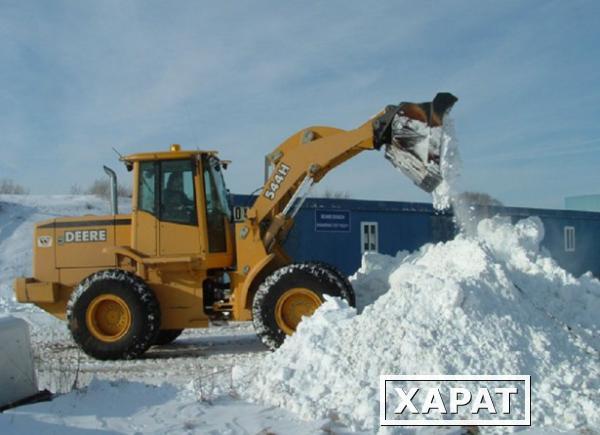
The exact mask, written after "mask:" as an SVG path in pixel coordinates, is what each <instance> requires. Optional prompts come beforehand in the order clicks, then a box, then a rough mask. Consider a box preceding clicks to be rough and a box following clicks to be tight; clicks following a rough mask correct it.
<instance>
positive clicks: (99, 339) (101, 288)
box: [67, 269, 160, 360]
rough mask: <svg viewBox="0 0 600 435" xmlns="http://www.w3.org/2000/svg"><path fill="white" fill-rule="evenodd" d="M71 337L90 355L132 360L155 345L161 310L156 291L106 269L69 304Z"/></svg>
mask: <svg viewBox="0 0 600 435" xmlns="http://www.w3.org/2000/svg"><path fill="white" fill-rule="evenodd" d="M67 319H68V322H69V329H70V330H71V335H72V336H73V339H74V340H75V342H76V343H77V344H78V345H79V347H80V348H81V349H82V350H83V351H84V352H85V353H87V354H88V355H90V356H92V357H94V358H97V359H102V360H112V359H131V358H135V357H137V356H139V355H141V354H142V353H144V352H145V351H146V350H147V349H148V348H149V347H150V346H151V345H152V344H154V342H155V340H156V338H157V335H158V332H159V328H160V308H159V305H158V301H157V299H156V296H155V295H154V292H153V291H152V289H150V287H148V285H147V284H146V283H145V282H144V281H143V280H142V279H140V278H139V277H137V276H136V275H133V274H131V273H129V272H125V271H122V270H119V269H111V270H104V271H100V272H97V273H94V274H92V275H90V276H89V277H87V278H86V279H84V280H83V281H82V282H81V283H80V284H79V286H78V287H77V288H76V289H75V291H73V293H72V294H71V297H70V299H69V302H68V304H67Z"/></svg>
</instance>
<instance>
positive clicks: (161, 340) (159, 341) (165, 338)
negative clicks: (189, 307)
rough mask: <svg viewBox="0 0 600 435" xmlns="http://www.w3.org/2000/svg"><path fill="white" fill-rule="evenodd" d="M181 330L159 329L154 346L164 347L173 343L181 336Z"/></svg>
mask: <svg viewBox="0 0 600 435" xmlns="http://www.w3.org/2000/svg"><path fill="white" fill-rule="evenodd" d="M182 332H183V329H161V330H160V331H158V335H157V336H156V339H155V340H154V345H155V346H164V345H165V344H169V343H172V342H174V341H175V340H176V339H177V337H179V336H180V335H181V333H182Z"/></svg>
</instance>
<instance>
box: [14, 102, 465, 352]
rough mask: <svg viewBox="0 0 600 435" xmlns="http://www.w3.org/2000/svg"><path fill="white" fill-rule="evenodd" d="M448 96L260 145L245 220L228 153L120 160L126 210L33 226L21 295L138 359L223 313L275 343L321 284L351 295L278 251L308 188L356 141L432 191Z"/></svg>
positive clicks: (176, 152)
mask: <svg viewBox="0 0 600 435" xmlns="http://www.w3.org/2000/svg"><path fill="white" fill-rule="evenodd" d="M456 100H457V99H456V98H455V97H454V96H453V95H451V94H448V93H440V94H438V95H437V96H436V97H435V99H434V100H433V101H432V102H428V103H421V104H416V103H401V104H398V105H393V106H388V107H387V108H385V110H383V111H382V112H380V113H379V114H377V115H376V116H374V117H373V118H372V119H369V120H368V121H367V122H365V123H364V124H363V125H361V126H360V127H358V128H356V129H354V130H349V131H345V130H341V129H338V128H333V127H322V126H316V127H308V128H305V129H302V130H300V131H298V132H297V133H295V134H294V135H292V136H290V137H289V138H288V139H286V140H285V141H284V142H283V143H282V144H280V145H279V146H278V147H277V148H276V149H275V150H274V151H273V152H272V153H270V154H269V155H268V156H267V163H268V166H269V167H270V169H271V170H270V173H269V175H268V178H267V181H266V182H265V185H264V186H263V188H262V190H261V192H260V194H259V195H258V196H257V197H256V200H255V201H254V204H253V205H252V206H251V207H250V208H249V210H248V213H247V217H246V218H245V219H244V220H243V221H242V222H239V223H233V222H232V219H231V212H230V205H229V199H228V192H227V189H226V187H225V181H224V178H223V172H224V170H225V169H226V167H227V163H228V162H226V161H223V160H220V159H219V157H218V155H217V153H216V152H214V151H184V150H181V149H180V147H179V146H177V145H173V146H171V148H170V150H169V151H165V152H146V153H139V154H133V155H130V156H127V157H122V159H121V160H122V161H123V162H124V164H125V165H126V166H127V168H128V169H129V170H130V171H132V172H133V197H132V211H131V214H118V213H117V206H116V198H115V199H114V203H113V211H114V212H113V214H111V215H107V216H85V217H68V218H57V219H52V220H48V221H44V222H39V223H38V224H36V226H35V230H34V257H33V276H32V277H28V278H25V277H21V278H17V279H16V281H15V284H14V288H15V293H16V297H17V300H18V301H20V302H28V303H33V304H35V305H37V306H38V307H40V308H42V309H44V310H46V311H47V312H49V313H50V314H52V315H54V316H56V317H59V318H61V319H64V320H66V321H67V322H68V326H69V329H70V331H71V333H72V336H73V339H74V340H75V342H76V343H77V344H78V345H79V346H80V347H81V349H83V351H85V352H86V353H87V354H89V355H91V356H93V357H95V358H98V359H121V358H134V357H137V356H139V355H141V354H142V353H144V352H145V351H146V350H147V349H148V348H149V347H150V346H153V345H160V344H165V343H169V342H170V341H172V340H174V339H175V338H176V337H177V336H178V335H179V334H180V333H181V331H182V330H183V329H185V328H204V327H207V326H208V325H209V322H210V321H211V320H212V319H223V318H225V319H231V320H241V321H244V320H246V321H247V320H252V321H253V323H254V326H255V328H256V332H257V334H258V336H259V337H260V338H261V340H262V341H263V342H264V343H265V344H266V346H268V347H269V348H271V349H274V348H276V347H277V346H279V345H280V344H281V343H282V342H283V340H284V338H285V337H286V335H290V334H293V333H294V331H295V330H296V327H297V326H298V324H299V322H300V321H301V320H302V318H303V316H310V315H311V314H312V313H313V312H314V311H315V309H316V308H317V307H318V306H319V305H320V304H321V303H322V302H323V299H324V295H333V296H338V297H341V298H344V299H346V300H347V301H348V302H349V303H350V304H354V299H355V298H354V292H353V290H352V287H351V285H350V284H349V282H348V280H347V279H346V277H345V276H343V275H342V274H341V273H340V272H339V271H338V270H337V269H335V268H334V267H333V266H330V265H327V264H323V263H310V262H309V263H295V262H294V261H293V259H291V258H290V257H289V256H288V255H287V254H286V253H285V251H284V250H283V247H282V244H283V241H284V240H285V238H286V235H287V234H288V232H289V231H290V229H291V228H292V226H293V224H294V216H295V214H296V213H297V212H298V210H299V209H300V207H301V205H302V202H303V199H304V198H305V197H306V194H307V193H308V191H309V189H310V187H311V186H312V185H313V184H314V183H318V182H319V181H320V180H321V179H322V178H323V177H324V176H325V175H326V174H327V173H328V172H329V171H331V170H332V169H334V168H335V167H336V166H338V165H341V164H342V163H344V162H345V161H347V160H349V159H351V158H352V157H354V156H356V155H357V154H359V153H361V152H362V151H366V150H382V152H383V154H384V155H385V157H386V158H387V159H388V160H389V161H390V162H392V164H393V165H394V166H396V167H398V168H400V169H401V170H402V171H403V173H404V174H405V175H406V176H408V177H409V178H410V179H411V180H413V181H414V182H415V184H417V185H418V186H419V187H421V188H422V189H424V190H426V191H428V192H430V191H432V190H433V189H435V187H436V186H437V185H438V184H439V183H440V182H441V180H442V175H441V171H440V153H441V151H442V147H443V142H444V131H443V119H444V116H445V114H446V113H447V112H448V111H449V110H450V109H451V107H452V106H453V105H454V103H455V102H456ZM109 172H110V171H109ZM113 175H114V174H113ZM112 179H113V185H115V183H116V181H115V177H114V176H113V177H112ZM115 197H116V195H115Z"/></svg>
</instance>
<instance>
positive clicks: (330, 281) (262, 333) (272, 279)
mask: <svg viewBox="0 0 600 435" xmlns="http://www.w3.org/2000/svg"><path fill="white" fill-rule="evenodd" d="M293 288H303V289H307V290H309V291H310V292H311V293H313V294H314V295H316V296H317V297H318V298H319V299H320V301H321V302H323V301H324V295H331V296H338V297H342V298H344V299H346V300H347V301H348V302H350V299H349V298H350V295H349V294H348V292H347V289H346V288H345V287H344V286H343V285H342V284H341V282H340V280H339V279H336V277H335V276H334V274H333V273H332V272H331V271H330V270H329V269H328V268H324V267H323V266H321V265H318V264H315V263H299V264H290V265H288V266H284V267H282V268H280V269H277V270H276V271H274V272H273V273H271V274H270V275H269V276H268V277H267V278H266V279H265V281H264V282H263V283H262V284H261V285H260V287H259V288H258V290H257V291H256V294H255V295H254V300H253V303H252V322H253V324H254V329H255V330H256V334H257V335H258V337H259V338H260V339H261V341H262V342H263V343H264V344H265V346H267V347H268V348H269V349H271V350H274V349H276V348H278V347H279V346H281V344H282V343H283V341H284V340H285V337H286V332H284V330H283V329H282V327H281V326H280V325H279V324H278V323H277V318H276V317H277V316H276V313H275V312H276V307H277V302H278V301H279V300H280V298H281V297H282V296H283V295H284V294H285V293H286V292H287V291H288V290H290V289H293Z"/></svg>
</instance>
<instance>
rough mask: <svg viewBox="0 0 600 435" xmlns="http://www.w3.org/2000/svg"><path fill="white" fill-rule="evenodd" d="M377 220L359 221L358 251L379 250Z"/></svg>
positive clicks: (362, 252)
mask: <svg viewBox="0 0 600 435" xmlns="http://www.w3.org/2000/svg"><path fill="white" fill-rule="evenodd" d="M377 227H378V225H377V222H361V223H360V253H361V254H364V253H365V252H378V251H379V234H378V233H379V232H378V228H377Z"/></svg>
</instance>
